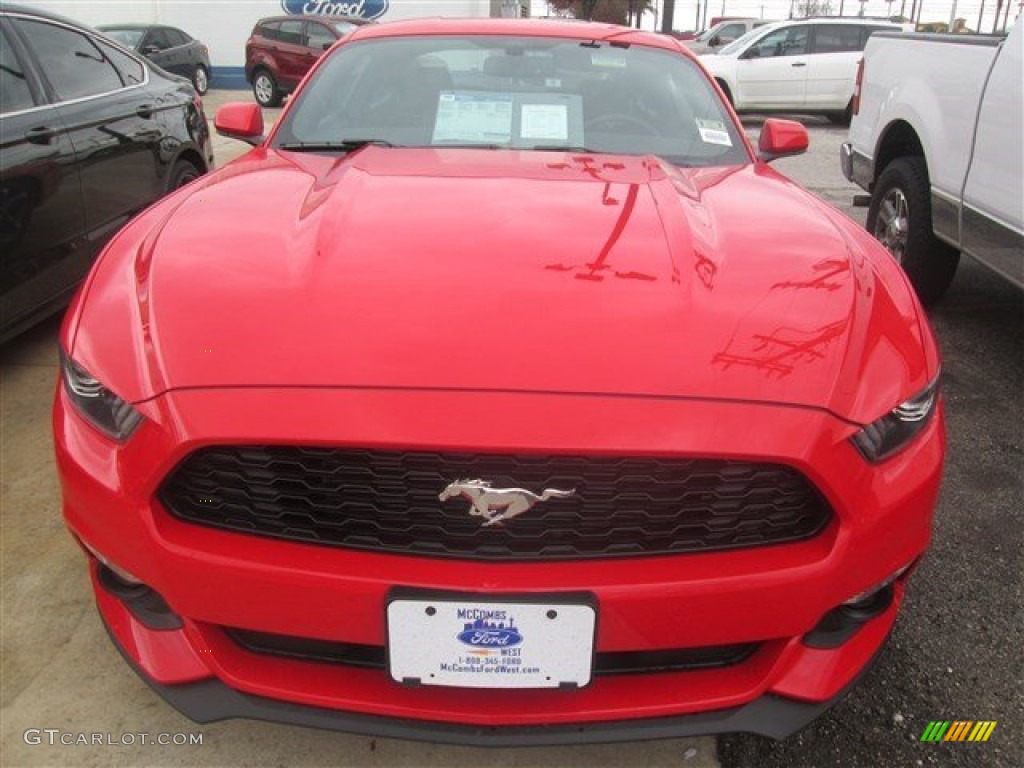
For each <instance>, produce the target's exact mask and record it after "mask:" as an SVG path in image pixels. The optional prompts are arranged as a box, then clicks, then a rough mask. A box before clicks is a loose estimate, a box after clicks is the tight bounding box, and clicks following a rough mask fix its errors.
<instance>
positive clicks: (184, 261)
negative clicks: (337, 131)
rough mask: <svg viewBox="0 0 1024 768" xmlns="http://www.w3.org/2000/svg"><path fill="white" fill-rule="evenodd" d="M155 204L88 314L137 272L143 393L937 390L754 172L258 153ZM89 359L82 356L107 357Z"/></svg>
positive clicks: (916, 330)
mask: <svg viewBox="0 0 1024 768" xmlns="http://www.w3.org/2000/svg"><path fill="white" fill-rule="evenodd" d="M161 208H162V210H161V211H160V216H159V217H158V218H155V219H154V216H153V215H152V214H153V213H154V212H151V215H147V216H146V219H147V220H148V221H149V223H150V227H149V228H148V231H147V232H144V233H143V234H144V235H145V240H144V241H142V242H141V244H140V245H138V247H137V248H134V247H133V248H132V249H131V250H132V251H133V253H132V254H130V257H134V263H133V264H132V269H130V270H128V269H123V270H120V271H118V270H116V269H115V268H114V267H112V266H110V265H107V266H106V267H105V268H104V269H101V270H100V273H101V274H100V275H98V276H97V277H96V278H95V279H94V285H93V287H92V288H91V289H90V290H91V293H90V296H89V300H88V303H87V307H86V310H87V311H88V310H90V309H91V307H90V306H89V305H91V304H92V303H93V301H94V294H95V293H96V292H97V291H100V292H102V291H103V290H104V288H105V287H109V286H108V285H107V283H108V282H109V281H115V282H116V281H117V280H118V276H120V278H121V279H122V281H123V278H124V277H126V276H127V275H128V274H129V273H132V274H133V275H134V279H135V282H136V285H135V286H134V289H133V290H132V293H133V294H134V295H135V296H137V298H138V302H137V306H136V307H135V309H134V310H133V313H132V314H133V315H134V316H135V318H136V322H137V324H138V325H139V326H140V328H142V329H144V333H143V334H142V336H141V339H140V341H139V342H138V343H137V344H136V346H137V348H138V349H139V350H140V351H141V352H142V355H141V356H142V357H144V358H145V363H144V364H143V365H140V366H139V371H138V373H139V374H140V375H139V376H138V377H136V378H137V379H138V381H139V384H138V387H136V388H134V391H132V389H133V388H132V387H131V385H128V384H126V385H125V386H124V387H122V388H121V390H122V394H123V395H124V396H125V397H128V398H129V399H133V400H134V399H141V398H144V397H148V396H152V395H154V394H158V393H159V392H161V391H164V390H166V389H174V388H181V387H214V386H216V387H230V386H253V385H267V386H270V385H274V386H323V387H332V386H348V387H389V388H396V387H397V388H401V387H411V388H458V389H466V388H468V389H485V390H517V391H545V392H573V393H613V394H627V395H652V396H669V397H678V396H684V397H694V398H716V399H731V400H746V401H767V402H777V403H786V404H795V405H804V406H810V407H818V408H827V409H830V410H832V411H833V412H835V413H837V414H838V415H840V416H843V417H846V418H850V419H853V420H859V421H866V420H870V419H871V418H875V417H877V416H878V415H879V414H880V413H882V412H884V411H886V410H888V409H889V408H891V407H892V406H893V405H895V404H896V403H897V402H899V400H900V399H901V398H902V397H905V396H906V395H907V393H908V392H912V391H915V389H919V388H920V387H923V386H924V384H925V383H926V382H927V378H928V373H929V372H928V371H927V370H926V369H927V367H928V366H927V365H926V362H925V359H924V356H923V355H922V354H921V351H920V350H921V345H922V341H921V328H920V325H919V321H918V319H917V311H916V305H915V304H914V303H913V301H912V300H910V299H909V298H907V297H904V296H901V295H900V291H894V292H892V293H890V291H889V290H886V289H885V287H884V286H881V285H880V278H879V277H878V276H877V274H876V271H877V270H876V269H875V267H874V265H872V263H871V261H870V260H869V259H865V257H864V256H863V253H862V249H860V248H859V247H858V246H857V245H854V244H852V243H853V241H852V240H851V238H850V236H844V234H843V231H842V230H843V228H844V227H845V226H846V225H845V224H844V223H843V222H840V221H839V220H838V217H837V216H836V214H835V212H834V211H831V210H830V209H827V208H826V206H824V205H823V204H821V203H820V202H818V201H817V200H815V199H814V198H813V197H811V196H810V195H809V194H808V193H806V192H804V191H803V190H801V189H800V188H799V187H797V186H796V185H794V184H792V183H791V182H789V181H788V180H786V179H785V178H784V177H781V176H779V175H778V174H776V173H774V172H773V171H771V170H770V169H768V168H766V167H765V166H751V165H748V166H743V167H739V168H727V169H722V168H718V169H693V170H683V171H680V170H677V169H675V168H674V167H672V166H668V165H665V164H662V163H660V162H659V161H657V160H656V159H654V158H635V157H613V156H579V155H570V154H558V153H537V152H499V151H496V152H487V151H485V150H437V151H435V150H422V149H415V150H414V149H408V150H403V149H383V148H377V147H369V148H367V149H365V150H363V151H361V152H359V153H356V154H354V155H350V156H348V157H347V158H345V157H342V158H328V157H323V156H317V155H309V154H307V155H297V154H293V153H276V152H274V151H264V150H257V151H254V152H253V153H250V155H248V156H247V157H246V158H244V159H243V160H241V161H239V162H236V163H233V164H232V165H230V166H228V167H227V168H226V169H224V170H223V171H221V172H219V173H217V174H214V175H212V176H211V177H209V178H208V180H206V181H205V183H204V182H200V183H198V184H196V185H193V186H191V187H189V188H188V189H187V190H185V191H184V192H183V193H181V194H179V195H178V196H176V197H174V198H172V199H171V200H170V201H168V204H166V205H164V206H161ZM139 226H142V224H139ZM851 226H852V225H851ZM129 239H130V238H129ZM136 242H137V241H136ZM112 250H116V249H112ZM121 250H125V249H123V248H122V249H121ZM851 253H853V254H857V255H856V257H855V258H851ZM111 259H113V260H114V261H115V262H116V261H117V259H118V257H117V256H116V255H115V256H112V257H111V256H109V255H108V258H106V259H105V261H107V262H109V261H111ZM102 273H109V275H108V276H107V277H105V276H104V274H102ZM122 287H125V288H127V287H128V286H122ZM903 293H905V291H904V292H903ZM893 295H896V296H898V297H899V298H897V299H893V298H892V296H893ZM96 311H97V312H99V311H102V310H101V309H98V310H96ZM88 325H89V327H91V328H97V327H103V326H102V325H99V324H98V323H96V322H90V323H89V324H88ZM108 327H109V326H108ZM80 340H81V339H80ZM84 346H85V351H84V352H83V354H84V355H85V356H86V358H89V357H95V356H96V355H94V354H90V350H94V351H95V349H96V348H97V347H98V346H102V341H101V340H98V339H86V340H84ZM76 354H78V351H77V350H76ZM79 359H80V360H82V362H83V363H84V364H86V365H87V366H88V364H89V360H88V359H83V358H82V357H79ZM868 374H870V375H871V377H872V379H873V380H874V382H875V383H874V384H873V385H872V386H870V387H868V386H863V384H864V382H863V379H864V377H865V375H868ZM97 375H100V374H99V372H98V371H97ZM101 378H102V376H101Z"/></svg>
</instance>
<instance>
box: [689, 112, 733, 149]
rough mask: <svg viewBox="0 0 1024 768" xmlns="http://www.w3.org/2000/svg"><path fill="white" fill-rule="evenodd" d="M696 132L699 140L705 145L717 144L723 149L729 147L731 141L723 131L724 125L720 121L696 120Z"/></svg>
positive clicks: (726, 132) (724, 130)
mask: <svg viewBox="0 0 1024 768" xmlns="http://www.w3.org/2000/svg"><path fill="white" fill-rule="evenodd" d="M697 130H698V131H699V132H700V138H701V140H702V141H703V142H704V143H705V144H718V145H720V146H723V147H731V146H732V139H730V138H729V132H728V131H727V130H726V129H725V124H724V123H722V121H720V120H702V119H701V118H699V117H698V118H697Z"/></svg>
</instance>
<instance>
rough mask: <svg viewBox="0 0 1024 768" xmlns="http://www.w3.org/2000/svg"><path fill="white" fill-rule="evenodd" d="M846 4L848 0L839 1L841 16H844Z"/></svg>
mask: <svg viewBox="0 0 1024 768" xmlns="http://www.w3.org/2000/svg"><path fill="white" fill-rule="evenodd" d="M845 4H846V0H839V15H840V16H842V15H843V6H844V5H845Z"/></svg>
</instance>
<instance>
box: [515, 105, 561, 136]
mask: <svg viewBox="0 0 1024 768" xmlns="http://www.w3.org/2000/svg"><path fill="white" fill-rule="evenodd" d="M520 117H521V120H522V125H521V128H520V135H521V136H522V138H524V139H535V140H540V141H567V140H568V139H569V108H568V106H566V105H565V104H523V107H522V112H521V113H520Z"/></svg>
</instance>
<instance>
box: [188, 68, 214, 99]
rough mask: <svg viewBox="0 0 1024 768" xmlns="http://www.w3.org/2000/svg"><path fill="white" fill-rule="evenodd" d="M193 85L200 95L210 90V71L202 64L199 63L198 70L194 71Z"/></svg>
mask: <svg viewBox="0 0 1024 768" xmlns="http://www.w3.org/2000/svg"><path fill="white" fill-rule="evenodd" d="M192 86H193V87H194V88H195V89H196V93H198V94H199V95H200V96H205V95H206V92H207V91H208V90H210V73H209V72H207V71H206V67H204V66H203V65H202V64H197V65H196V71H195V72H193V73H192Z"/></svg>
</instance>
